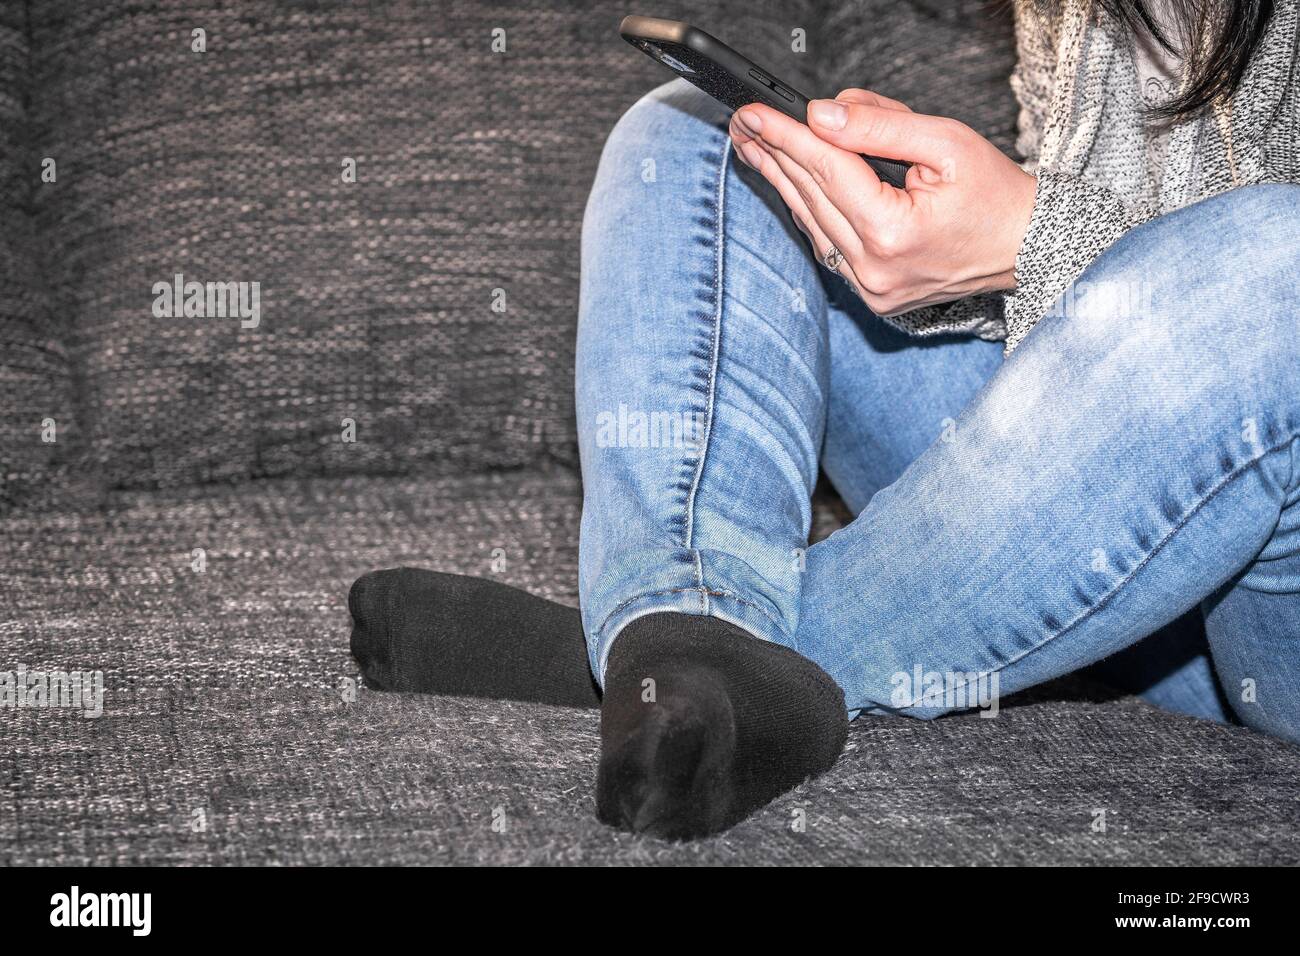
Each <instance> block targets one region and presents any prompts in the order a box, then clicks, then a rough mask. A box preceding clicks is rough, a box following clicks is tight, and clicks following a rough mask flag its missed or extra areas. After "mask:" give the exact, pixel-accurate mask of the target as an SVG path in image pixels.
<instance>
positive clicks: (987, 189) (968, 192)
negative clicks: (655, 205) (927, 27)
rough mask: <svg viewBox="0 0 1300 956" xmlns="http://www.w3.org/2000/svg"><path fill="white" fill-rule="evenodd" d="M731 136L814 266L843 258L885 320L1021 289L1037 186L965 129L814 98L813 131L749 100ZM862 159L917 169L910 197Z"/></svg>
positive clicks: (850, 95)
mask: <svg viewBox="0 0 1300 956" xmlns="http://www.w3.org/2000/svg"><path fill="white" fill-rule="evenodd" d="M730 132H731V139H732V143H733V144H734V146H735V147H736V149H737V151H738V152H739V153H740V156H741V158H742V159H743V160H744V161H745V162H746V164H748V165H749V166H752V167H753V168H754V169H756V170H757V171H758V172H759V173H761V174H762V176H763V177H764V178H765V179H766V180H767V181H768V182H770V183H771V184H772V185H773V186H774V187H776V190H777V192H779V193H780V194H781V198H782V199H784V200H785V203H786V205H787V206H789V207H790V212H791V213H792V214H793V216H794V218H795V221H796V222H797V223H798V225H799V228H800V229H801V230H802V231H803V233H804V235H805V236H807V237H808V239H809V241H810V242H811V243H812V245H813V251H814V252H815V254H816V255H817V257H818V259H821V258H822V257H823V256H825V255H826V252H827V251H828V250H829V249H830V248H831V246H832V245H833V246H835V247H836V248H837V249H839V250H840V252H841V253H842V254H843V256H844V261H843V262H842V263H841V264H840V267H839V273H840V274H841V275H842V276H844V278H845V279H847V280H848V281H849V282H850V283H851V284H852V285H853V287H854V289H855V290H856V291H857V293H858V295H860V296H861V297H862V298H863V300H864V301H865V302H866V303H867V305H868V306H870V308H871V310H872V311H873V312H875V313H876V314H877V315H898V314H899V313H902V312H907V311H908V310H910V309H915V308H918V307H920V306H923V305H932V304H934V303H938V302H947V301H950V300H952V299H959V298H962V297H964V296H968V295H974V294H976V293H979V292H991V291H995V290H999V289H1014V288H1015V263H1016V253H1017V252H1018V251H1019V249H1020V243H1021V242H1022V240H1023V239H1024V236H1025V230H1026V229H1027V228H1028V226H1029V217H1030V214H1031V212H1032V211H1033V206H1034V192H1035V188H1036V186H1037V181H1036V180H1035V179H1034V177H1033V176H1030V175H1029V174H1028V173H1026V172H1024V171H1023V170H1022V169H1021V168H1020V167H1019V166H1017V165H1016V164H1015V163H1014V162H1013V161H1012V160H1011V159H1010V158H1008V157H1007V156H1005V155H1003V153H1002V152H1001V151H1000V150H999V149H998V148H997V147H996V146H994V145H993V144H992V143H990V142H989V141H988V140H986V139H985V138H984V137H982V136H980V135H979V134H978V133H976V132H975V131H974V130H972V129H971V128H970V127H969V126H966V125H965V124H963V123H959V122H958V121H956V120H952V119H946V118H944V117H940V116H925V115H922V114H920V113H913V112H912V111H911V110H910V109H908V108H907V107H906V106H904V105H903V104H902V103H899V102H898V101H897V100H891V99H888V98H887V97H884V96H880V95H878V94H876V93H871V92H868V91H867V90H845V91H844V92H842V93H841V94H840V95H839V96H838V97H837V98H836V99H834V100H814V101H813V102H812V104H811V105H810V107H809V109H808V125H807V126H804V125H803V124H802V123H799V122H798V121H796V120H793V119H790V117H788V116H786V115H785V114H783V113H780V112H778V111H777V110H774V109H772V108H771V107H769V106H765V105H763V104H761V103H753V104H750V105H749V106H745V107H743V108H742V109H740V110H739V111H737V112H736V114H735V115H734V116H733V117H732V119H731V130H730ZM859 153H866V154H869V155H873V156H882V157H886V158H889V159H901V160H906V161H907V162H910V163H912V164H913V166H912V168H911V169H910V170H909V171H908V173H907V181H906V189H895V188H894V187H893V186H890V185H889V184H888V183H883V182H881V181H880V179H879V177H877V176H876V174H875V171H874V170H872V168H871V167H870V166H868V165H867V163H866V161H865V160H864V159H863V158H862V157H861V156H860V155H858V154H859Z"/></svg>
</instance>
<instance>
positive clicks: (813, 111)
mask: <svg viewBox="0 0 1300 956" xmlns="http://www.w3.org/2000/svg"><path fill="white" fill-rule="evenodd" d="M808 115H809V116H810V117H811V118H812V121H813V122H814V123H816V124H817V125H818V126H824V127H826V128H827V129H843V128H844V124H845V123H847V122H848V121H849V111H848V110H847V109H845V108H844V106H843V104H840V103H836V102H835V101H834V100H813V101H812V102H811V103H809V104H808Z"/></svg>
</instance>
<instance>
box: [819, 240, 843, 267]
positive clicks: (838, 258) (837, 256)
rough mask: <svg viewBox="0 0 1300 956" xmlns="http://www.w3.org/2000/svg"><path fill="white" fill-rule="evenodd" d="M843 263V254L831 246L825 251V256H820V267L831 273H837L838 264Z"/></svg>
mask: <svg viewBox="0 0 1300 956" xmlns="http://www.w3.org/2000/svg"><path fill="white" fill-rule="evenodd" d="M843 261H844V253H842V252H840V250H838V249H836V248H835V247H834V246H831V247H830V249H828V250H826V255H824V256H822V265H824V266H825V267H826V268H827V269H830V270H831V272H839V271H840V263H841V262H843Z"/></svg>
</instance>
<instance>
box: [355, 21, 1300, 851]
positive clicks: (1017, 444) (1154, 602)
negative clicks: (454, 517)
mask: <svg viewBox="0 0 1300 956" xmlns="http://www.w3.org/2000/svg"><path fill="white" fill-rule="evenodd" d="M1016 12H1017V39H1018V51H1019V63H1018V65H1017V67H1016V70H1015V73H1014V75H1013V76H1012V85H1013V87H1014V90H1015V93H1016V95H1017V97H1018V98H1019V101H1020V104H1021V107H1022V112H1021V135H1020V140H1019V144H1018V145H1019V149H1020V151H1021V153H1022V154H1023V155H1024V156H1025V157H1026V161H1025V162H1024V163H1023V164H1022V165H1017V164H1016V163H1014V162H1012V161H1011V160H1010V159H1007V158H1006V157H1005V156H1003V155H1002V154H1001V153H1000V152H999V151H998V150H997V149H996V148H994V147H993V146H992V145H991V144H989V143H988V142H987V141H985V140H984V139H983V138H982V137H980V136H979V135H978V134H976V133H975V132H973V131H972V130H970V129H968V128H967V127H965V126H963V125H961V124H960V123H957V122H955V121H953V120H949V119H944V118H940V117H932V116H921V115H917V114H914V113H912V112H910V111H909V110H908V108H907V107H906V106H905V105H904V104H902V103H898V102H896V101H894V100H890V99H888V98H886V97H883V96H880V95H878V94H875V93H872V92H869V91H866V90H846V91H845V92H843V93H842V94H840V95H839V96H838V97H837V98H836V99H835V100H819V101H816V102H814V103H813V105H812V107H811V108H810V113H809V125H808V126H806V127H805V126H802V125H801V124H798V123H796V122H794V121H792V120H790V119H788V118H787V117H785V116H783V115H781V114H780V113H778V112H776V111H774V110H772V109H769V108H767V107H764V106H761V105H752V106H749V107H745V108H743V109H742V110H740V111H739V112H737V113H736V114H735V115H734V116H732V117H730V119H728V118H727V116H726V115H725V111H723V110H722V109H721V108H720V107H718V106H716V105H715V104H714V103H713V102H712V101H710V100H709V99H707V98H706V97H704V96H703V95H702V94H700V93H698V92H696V91H695V90H693V89H692V88H691V87H689V86H687V85H686V84H684V83H683V82H681V81H677V82H674V83H670V84H668V85H667V86H664V87H662V88H661V89H659V90H656V91H654V92H653V93H651V94H650V95H649V96H647V97H646V98H645V99H643V100H642V101H641V102H639V103H638V104H637V105H636V106H634V107H633V108H632V109H631V110H630V111H629V112H628V113H627V115H626V116H624V118H623V119H622V120H621V121H620V123H619V124H618V126H617V127H616V128H615V130H614V132H613V133H612V134H611V136H610V138H609V141H608V143H607V144H606V147H605V152H604V156H603V158H602V161H601V166H600V171H599V173H598V175H597V178H596V183H595V186H594V188H593V191H592V196H591V199H590V202H589V205H588V209H587V216H586V220H585V222H584V226H583V275H582V300H581V315H580V324H579V339H578V365H577V370H578V374H577V378H578V381H577V408H578V431H579V436H580V443H581V451H582V466H583V480H584V486H585V495H586V500H585V507H584V512H583V519H582V537H581V569H580V575H581V579H580V596H581V605H582V611H581V621H579V619H578V615H577V612H574V611H571V610H569V609H567V608H562V607H559V606H558V605H553V604H550V603H548V602H544V601H541V600H540V599H537V598H533V597H530V596H528V595H524V594H522V593H521V592H517V591H513V590H512V589H509V588H506V587H504V586H502V585H499V584H494V583H492V582H486V581H476V580H474V579H469V578H460V577H454V576H447V575H433V574H429V573H426V572H414V571H393V572H380V573H379V574H376V575H368V576H366V577H365V578H363V579H362V580H361V581H359V582H358V584H357V586H356V587H355V588H354V591H353V594H352V608H353V613H354V616H355V617H356V619H357V629H356V631H355V632H354V638H353V646H354V650H355V652H356V654H357V656H358V658H359V659H360V660H361V661H362V663H363V666H364V667H365V669H366V672H367V674H368V675H369V676H370V677H371V679H372V680H374V681H375V682H376V683H378V684H379V685H380V686H386V687H393V688H396V689H418V690H432V691H444V692H461V693H466V692H468V693H485V694H499V695H501V696H508V697H527V698H532V699H541V700H549V701H553V702H556V703H574V704H581V703H595V696H594V691H593V690H592V688H591V685H590V679H589V678H588V676H587V669H586V667H584V666H580V663H579V656H578V655H579V651H578V648H579V647H580V636H581V637H582V638H585V642H586V649H587V660H586V663H589V665H590V672H591V673H594V674H595V676H596V680H597V681H598V682H599V683H600V685H601V687H602V688H603V697H602V698H601V700H600V706H601V736H602V754H601V762H600V770H599V778H598V782H597V805H598V811H599V814H600V816H601V818H602V819H603V820H605V821H606V822H608V823H611V824H613V825H617V826H621V827H625V828H628V829H632V830H636V831H643V832H649V833H653V834H657V835H661V836H669V837H687V836H698V835H701V834H705V833H709V832H714V831H717V830H719V829H722V828H725V827H727V826H729V825H731V824H732V823H734V822H736V821H737V820H739V819H741V818H742V817H744V816H745V815H747V814H748V813H750V812H751V811H752V810H754V809H755V808H756V807H759V806H761V805H763V804H764V803H765V802H767V801H768V800H770V799H772V798H773V797H775V796H776V795H778V794H780V793H782V792H783V791H785V790H786V789H788V788H790V787H792V786H794V785H795V784H797V783H798V782H799V781H801V780H803V779H804V778H806V777H807V776H809V775H811V774H815V773H819V772H821V771H823V770H825V769H826V768H828V767H829V766H830V765H831V764H832V763H833V762H834V760H835V759H836V757H837V756H838V754H839V752H840V750H841V748H842V746H843V743H844V739H845V734H846V718H847V717H850V716H853V715H856V714H859V713H871V714H884V713H894V714H905V715H909V716H914V717H926V718H928V717H934V716H937V715H939V714H942V713H945V712H948V711H950V710H952V709H956V708H961V707H966V706H974V705H990V704H992V703H995V702H996V694H997V693H1011V692H1014V691H1017V690H1020V689H1023V688H1025V687H1029V686H1031V685H1033V684H1036V683H1039V682H1041V681H1044V680H1048V679H1050V678H1054V677H1057V676H1059V675H1062V674H1065V673H1068V672H1070V671H1073V670H1075V669H1077V668H1080V667H1083V666H1086V665H1089V664H1092V663H1094V662H1096V661H1099V660H1101V659H1103V658H1106V657H1109V656H1111V655H1114V654H1116V653H1117V652H1119V651H1121V650H1123V649H1125V648H1128V647H1130V646H1132V645H1135V644H1137V643H1138V642H1139V641H1140V640H1141V639H1142V638H1144V637H1145V636H1147V635H1149V634H1151V633H1153V632H1154V631H1156V630H1158V629H1160V628H1162V627H1163V626H1164V625H1166V624H1167V623H1169V622H1170V621H1173V620H1174V619H1176V618H1178V617H1179V616H1181V615H1183V614H1184V613H1185V612H1187V611H1189V610H1191V609H1194V608H1197V607H1199V608H1200V610H1201V612H1202V614H1203V616H1204V621H1205V628H1206V633H1207V635H1208V638H1209V648H1208V657H1207V656H1191V657H1190V659H1188V660H1186V661H1185V663H1182V664H1181V666H1179V667H1178V668H1176V671H1177V672H1176V673H1175V674H1172V675H1170V676H1171V679H1170V680H1168V681H1165V682H1163V683H1164V686H1167V687H1177V688H1178V692H1177V694H1176V695H1166V696H1165V697H1163V698H1162V697H1161V696H1160V695H1159V694H1158V693H1153V695H1152V696H1153V699H1154V700H1155V701H1156V702H1157V703H1160V704H1162V705H1164V706H1169V707H1174V708H1176V709H1179V710H1181V711H1184V712H1187V713H1191V714H1194V715H1197V716H1202V717H1209V718H1215V719H1221V718H1222V717H1223V716H1224V714H1223V711H1222V710H1221V709H1220V705H1219V694H1220V689H1221V690H1222V693H1223V695H1224V696H1225V697H1226V699H1227V701H1228V703H1229V705H1230V707H1231V709H1232V711H1233V713H1234V715H1235V717H1236V718H1238V719H1240V720H1241V721H1243V722H1244V723H1246V724H1248V725H1249V726H1251V727H1254V728H1257V729H1259V730H1261V731H1264V732H1267V733H1271V734H1275V735H1277V736H1280V737H1283V738H1286V739H1288V740H1291V741H1300V437H1297V436H1300V389H1297V387H1296V381H1297V373H1298V372H1300V319H1298V318H1297V306H1296V302H1297V294H1298V293H1300V282H1298V280H1297V275H1298V274H1300V188H1298V187H1297V186H1296V185H1294V184H1295V183H1297V182H1300V157H1298V155H1297V147H1296V138H1297V135H1298V134H1300V129H1297V127H1298V126H1300V99H1298V98H1297V96H1298V94H1297V80H1296V77H1295V72H1296V71H1295V69H1294V64H1295V45H1296V36H1297V17H1296V4H1295V2H1294V0H1289V2H1277V3H1269V2H1264V0H1238V2H1226V0H1225V2H1215V3H1210V4H1205V3H1197V2H1191V0H1164V2H1160V0H1098V2H1093V3H1090V2H1087V0H1059V2H1047V0H1041V2H1035V0H1019V2H1018V3H1017V8H1016ZM860 153H870V154H877V155H882V156H888V157H893V158H897V159H903V160H907V161H908V162H910V163H912V164H913V167H912V170H911V171H910V173H909V174H908V180H907V187H906V189H905V190H902V191H899V190H894V189H893V188H892V187H890V186H888V185H884V184H881V183H880V182H879V181H878V180H877V179H876V178H875V176H874V175H873V173H872V171H871V170H870V168H869V167H868V166H867V165H866V164H865V163H864V162H863V161H862V160H861V159H860V157H859V155H858V154H860ZM647 157H653V158H654V160H655V164H656V176H655V177H653V179H654V182H645V181H643V179H642V176H641V172H642V169H643V163H644V160H645V159H646V158H647ZM737 159H739V162H737V161H736V160H737ZM792 222H793V226H792ZM795 227H797V229H798V232H799V233H802V236H803V238H802V239H801V238H800V237H799V235H798V234H797V233H796V232H795ZM803 239H806V240H807V242H806V243H805V242H804V241H803ZM660 426H662V427H660ZM819 466H820V467H821V468H822V469H824V470H825V472H826V474H827V475H828V476H829V478H830V480H831V481H832V483H833V484H834V486H835V488H836V489H837V490H838V492H839V493H840V495H841V496H842V497H843V498H844V500H845V501H846V502H847V503H848V505H849V506H850V508H851V509H852V510H853V511H854V512H855V513H856V515H857V517H856V519H855V520H854V521H853V523H852V524H850V525H849V526H848V527H846V528H844V529H843V530H841V531H839V532H837V533H836V534H834V535H832V536H831V537H830V538H829V539H827V540H825V541H823V542H820V543H818V544H816V545H814V546H812V547H810V548H807V550H806V551H805V550H804V549H805V544H806V541H807V537H808V532H809V527H810V506H809V496H810V492H811V490H812V488H813V485H814V482H815V480H816V477H817V474H818V468H819ZM503 646H505V647H508V648H509V653H504V652H503V651H502V647H503ZM1186 656H1187V655H1184V657H1186ZM1157 663H1158V662H1157ZM1147 664H1148V665H1149V664H1150V662H1147ZM1170 669H1171V670H1172V669H1173V667H1172V665H1170ZM990 690H991V691H992V696H989V695H988V692H989V691H990Z"/></svg>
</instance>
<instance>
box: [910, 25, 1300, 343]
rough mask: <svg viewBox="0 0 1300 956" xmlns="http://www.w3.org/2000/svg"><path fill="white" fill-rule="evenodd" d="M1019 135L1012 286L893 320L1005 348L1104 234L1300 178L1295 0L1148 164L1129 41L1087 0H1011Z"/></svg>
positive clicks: (1108, 237)
mask: <svg viewBox="0 0 1300 956" xmlns="http://www.w3.org/2000/svg"><path fill="white" fill-rule="evenodd" d="M1015 6H1016V46H1017V53H1018V57H1019V61H1018V63H1017V64H1016V67H1015V70H1014V71H1013V72H1012V75H1011V87H1012V90H1013V91H1014V93H1015V95H1016V98H1017V100H1018V101H1019V103H1020V120H1019V139H1018V140H1017V143H1016V146H1017V149H1018V150H1019V152H1020V153H1021V155H1022V156H1023V158H1024V161H1023V164H1022V165H1023V167H1024V168H1025V170H1026V171H1028V172H1031V173H1034V174H1035V175H1036V176H1037V179H1038V188H1037V193H1036V195H1035V199H1034V209H1033V213H1032V216H1031V218H1030V221H1029V228H1028V230H1027V231H1026V233H1025V238H1024V241H1023V243H1022V244H1021V247H1020V250H1019V253H1018V255H1017V256H1016V265H1015V274H1016V288H1015V290H1014V291H1011V292H1007V293H997V294H989V295H980V296H972V297H970V298H966V299H960V300H958V301H956V302H951V303H947V304H945V305H940V306H929V307H926V308H921V309H915V310H913V311H911V312H906V313H903V314H902V315H898V316H895V317H893V318H892V319H891V320H890V321H892V322H893V323H894V324H896V325H898V326H899V327H900V328H903V329H905V330H906V331H909V332H912V333H914V334H917V335H932V334H938V333H944V332H971V333H974V334H976V335H979V336H980V337H982V338H987V339H1003V340H1005V341H1006V351H1007V352H1008V353H1010V352H1011V351H1012V350H1013V349H1014V348H1015V347H1016V345H1017V344H1019V343H1020V342H1021V341H1022V340H1023V339H1024V337H1025V336H1026V335H1028V334H1029V332H1030V330H1031V329H1033V327H1034V325H1035V324H1037V322H1038V321H1039V319H1041V318H1042V317H1043V316H1044V315H1045V314H1047V312H1048V311H1049V310H1050V309H1051V307H1052V305H1053V303H1055V302H1056V300H1057V299H1058V298H1059V297H1060V295H1061V294H1062V293H1063V292H1064V291H1065V290H1066V288H1067V287H1068V286H1069V285H1070V283H1072V282H1073V281H1074V280H1075V279H1077V278H1078V277H1079V275H1080V274H1081V273H1082V272H1083V271H1084V269H1086V268H1087V267H1088V265H1089V264H1090V263H1091V262H1092V261H1093V260H1094V259H1095V258H1097V256H1099V255H1100V254H1101V253H1102V252H1103V251H1104V250H1105V249H1106V248H1107V247H1108V246H1110V245H1111V243H1113V242H1115V240H1117V239H1118V238H1119V237H1120V236H1122V235H1123V234H1124V233H1125V232H1127V231H1128V230H1129V229H1132V228H1133V227H1134V226H1137V225H1139V224H1141V223H1143V222H1145V221H1146V220H1148V219H1151V218H1153V217H1155V216H1158V215H1161V214H1163V213H1167V212H1171V211H1173V210H1175V209H1178V208H1180V207H1182V206H1185V205H1188V204H1189V203H1193V202H1196V201H1198V200H1200V199H1204V198H1206V197H1208V196H1212V195H1215V194H1217V193H1221V192H1224V191H1226V190H1229V189H1233V188H1236V187H1238V186H1245V185H1250V184H1253V183H1265V182H1288V183H1300V144H1297V137H1300V90H1298V89H1297V87H1298V86H1300V66H1297V65H1296V64H1295V56H1294V51H1295V49H1296V44H1297V0H1276V4H1275V12H1274V14H1273V17H1272V20H1271V22H1270V23H1269V25H1268V28H1267V31H1266V32H1265V34H1264V37H1263V39H1262V41H1261V43H1260V45H1259V48H1258V49H1257V50H1256V51H1255V54H1254V58H1253V59H1252V60H1251V62H1250V65H1249V67H1248V68H1247V71H1246V74H1245V76H1244V77H1243V80H1242V83H1241V85H1240V87H1239V88H1238V89H1237V91H1236V93H1235V94H1234V95H1233V97H1232V98H1231V101H1230V102H1229V101H1220V102H1216V103H1215V104H1214V105H1213V108H1212V109H1208V110H1206V111H1203V113H1202V114H1201V115H1199V116H1196V117H1193V118H1190V119H1184V120H1180V121H1179V122H1177V123H1176V124H1174V125H1172V126H1171V127H1169V128H1168V131H1167V138H1166V140H1165V142H1164V143H1163V147H1162V153H1163V168H1162V169H1158V170H1155V169H1151V168H1150V164H1149V162H1148V157H1149V155H1150V152H1149V149H1148V147H1149V145H1150V137H1151V135H1152V132H1151V130H1150V128H1149V127H1148V125H1147V121H1146V119H1145V117H1144V116H1143V114H1142V107H1143V103H1142V99H1141V96H1140V94H1139V88H1138V76H1137V70H1136V67H1135V41H1134V39H1133V37H1132V36H1129V35H1126V34H1124V33H1123V32H1122V31H1121V30H1120V29H1119V28H1118V27H1117V25H1116V24H1114V23H1113V22H1112V21H1111V20H1109V18H1107V17H1105V15H1104V14H1103V13H1102V12H1101V11H1100V10H1099V9H1097V8H1096V6H1095V5H1094V4H1093V3H1092V2H1090V0H1063V2H1062V3H1061V4H1060V14H1059V16H1053V17H1049V16H1047V15H1046V14H1045V13H1044V12H1043V7H1042V5H1041V4H1040V3H1039V2H1037V0H1016V4H1015Z"/></svg>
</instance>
